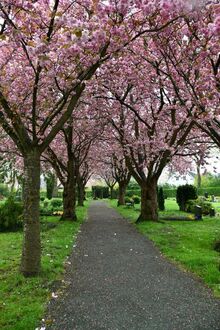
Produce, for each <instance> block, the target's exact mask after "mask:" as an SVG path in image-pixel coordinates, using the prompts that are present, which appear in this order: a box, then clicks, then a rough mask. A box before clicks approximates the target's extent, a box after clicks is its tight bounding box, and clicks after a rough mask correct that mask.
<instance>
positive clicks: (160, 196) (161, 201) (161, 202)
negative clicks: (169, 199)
mask: <svg viewBox="0 0 220 330" xmlns="http://www.w3.org/2000/svg"><path fill="white" fill-rule="evenodd" d="M164 203H165V199H164V194H163V188H162V187H160V188H159V190H158V207H159V210H160V211H164V210H165V204H164Z"/></svg>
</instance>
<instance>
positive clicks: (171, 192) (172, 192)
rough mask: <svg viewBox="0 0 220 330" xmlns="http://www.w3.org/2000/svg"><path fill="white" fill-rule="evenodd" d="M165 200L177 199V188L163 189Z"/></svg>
mask: <svg viewBox="0 0 220 330" xmlns="http://www.w3.org/2000/svg"><path fill="white" fill-rule="evenodd" d="M163 193H164V198H165V199H167V198H175V197H176V188H172V189H167V188H163Z"/></svg>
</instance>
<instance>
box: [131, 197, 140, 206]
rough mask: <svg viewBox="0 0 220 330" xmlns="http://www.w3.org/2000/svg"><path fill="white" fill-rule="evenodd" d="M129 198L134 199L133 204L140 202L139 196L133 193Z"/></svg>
mask: <svg viewBox="0 0 220 330" xmlns="http://www.w3.org/2000/svg"><path fill="white" fill-rule="evenodd" d="M131 199H132V200H133V201H134V204H140V202H141V199H140V197H139V196H137V195H133V196H132V197H131Z"/></svg>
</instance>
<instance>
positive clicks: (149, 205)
mask: <svg viewBox="0 0 220 330" xmlns="http://www.w3.org/2000/svg"><path fill="white" fill-rule="evenodd" d="M143 221H158V204H157V180H156V179H151V180H148V182H147V183H146V182H145V183H143V184H142V185H141V214H140V216H139V217H138V219H137V222H143Z"/></svg>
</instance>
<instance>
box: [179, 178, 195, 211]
mask: <svg viewBox="0 0 220 330" xmlns="http://www.w3.org/2000/svg"><path fill="white" fill-rule="evenodd" d="M197 198H198V196H197V189H196V187H195V186H193V185H191V184H185V185H183V186H179V187H178V188H177V191H176V201H177V204H178V205H179V208H180V211H186V203H187V201H188V200H189V199H197Z"/></svg>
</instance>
